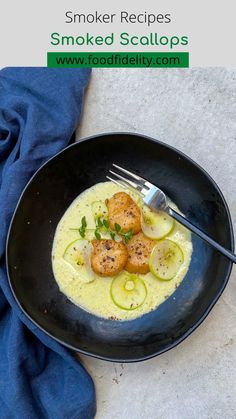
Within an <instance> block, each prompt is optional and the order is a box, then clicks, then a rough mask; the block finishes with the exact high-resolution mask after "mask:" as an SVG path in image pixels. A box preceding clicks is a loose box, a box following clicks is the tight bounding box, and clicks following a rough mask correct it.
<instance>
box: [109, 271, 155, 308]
mask: <svg viewBox="0 0 236 419" xmlns="http://www.w3.org/2000/svg"><path fill="white" fill-rule="evenodd" d="M110 293H111V298H112V301H113V302H114V303H115V305H116V306H117V307H119V308H122V309H123V310H135V309H136V308H138V307H140V306H141V305H142V304H143V302H144V301H145V298H146V295H147V288H146V285H145V283H144V281H143V280H142V279H141V278H139V277H138V276H137V275H134V274H130V273H128V272H122V273H121V274H120V275H118V276H117V277H116V278H114V279H113V281H112V283H111V289H110Z"/></svg>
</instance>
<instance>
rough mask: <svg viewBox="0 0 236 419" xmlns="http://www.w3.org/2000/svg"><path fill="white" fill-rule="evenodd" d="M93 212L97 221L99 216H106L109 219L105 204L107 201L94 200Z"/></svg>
mask: <svg viewBox="0 0 236 419" xmlns="http://www.w3.org/2000/svg"><path fill="white" fill-rule="evenodd" d="M92 213H93V217H94V219H95V221H96V220H97V219H98V218H103V219H104V218H105V219H107V217H108V209H107V206H106V204H105V202H103V201H94V202H93V203H92Z"/></svg>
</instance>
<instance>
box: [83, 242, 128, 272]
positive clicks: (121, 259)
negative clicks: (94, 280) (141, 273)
mask: <svg viewBox="0 0 236 419" xmlns="http://www.w3.org/2000/svg"><path fill="white" fill-rule="evenodd" d="M91 243H92V245H93V252H92V254H91V266H92V269H93V271H94V272H95V273H96V274H98V275H101V276H114V275H117V274H118V273H120V272H121V271H122V269H124V267H125V265H126V262H127V259H128V251H127V249H126V247H125V245H124V243H122V242H119V243H117V242H116V241H115V240H92V242H91Z"/></svg>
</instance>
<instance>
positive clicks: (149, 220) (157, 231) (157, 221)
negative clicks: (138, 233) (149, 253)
mask: <svg viewBox="0 0 236 419" xmlns="http://www.w3.org/2000/svg"><path fill="white" fill-rule="evenodd" d="M174 224H175V222H174V219H173V218H172V217H170V216H169V215H168V214H166V213H165V212H163V211H157V212H156V211H155V212H154V211H151V210H150V208H148V207H147V206H144V207H143V209H142V220H141V227H142V230H143V233H144V234H145V236H147V237H149V238H150V239H156V240H160V239H163V238H164V237H165V236H167V234H170V233H171V231H172V230H173V228H174Z"/></svg>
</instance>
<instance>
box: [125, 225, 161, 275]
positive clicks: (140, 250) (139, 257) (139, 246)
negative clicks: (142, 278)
mask: <svg viewBox="0 0 236 419" xmlns="http://www.w3.org/2000/svg"><path fill="white" fill-rule="evenodd" d="M155 244H156V242H155V241H154V240H152V239H149V238H148V237H146V236H145V235H144V234H143V233H142V232H140V233H138V234H136V235H135V236H133V237H132V239H131V240H130V241H129V243H128V245H127V249H128V253H129V256H128V261H127V264H126V266H125V269H126V271H128V272H131V273H139V274H146V273H148V272H149V270H150V269H149V264H148V262H149V258H150V255H151V252H152V249H153V247H154V246H155Z"/></svg>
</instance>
